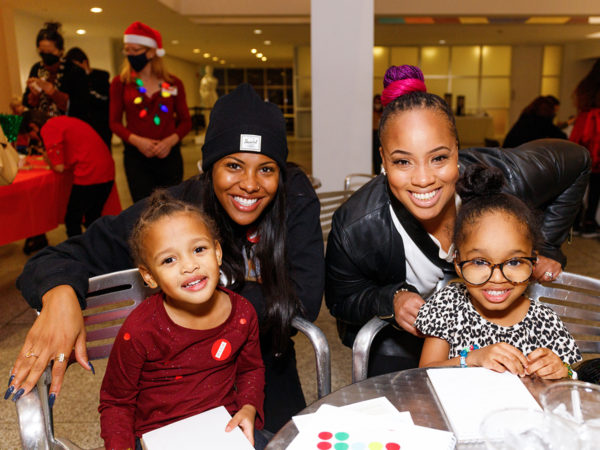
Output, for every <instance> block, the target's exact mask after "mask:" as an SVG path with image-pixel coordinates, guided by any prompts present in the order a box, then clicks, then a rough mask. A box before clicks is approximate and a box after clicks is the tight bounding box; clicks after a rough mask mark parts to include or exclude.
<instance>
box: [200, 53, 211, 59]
mask: <svg viewBox="0 0 600 450" xmlns="http://www.w3.org/2000/svg"><path fill="white" fill-rule="evenodd" d="M202 56H204V57H205V58H210V53H205V54H204V55H202Z"/></svg>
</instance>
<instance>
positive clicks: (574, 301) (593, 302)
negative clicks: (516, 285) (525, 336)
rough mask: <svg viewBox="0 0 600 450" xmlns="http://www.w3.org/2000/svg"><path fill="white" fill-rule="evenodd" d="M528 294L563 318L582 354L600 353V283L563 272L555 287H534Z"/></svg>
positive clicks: (553, 284)
mask: <svg viewBox="0 0 600 450" xmlns="http://www.w3.org/2000/svg"><path fill="white" fill-rule="evenodd" d="M527 293H528V295H529V297H530V298H531V299H535V300H539V301H540V302H543V303H544V304H546V305H548V306H549V307H551V308H552V309H553V310H554V311H555V312H556V313H557V314H558V315H559V317H560V318H561V319H562V320H563V322H564V324H565V326H566V327H567V329H568V330H569V332H570V333H571V334H572V335H573V337H574V338H575V340H576V341H577V345H578V346H579V349H580V350H581V352H582V353H600V280H598V279H596V278H591V277H586V276H584V275H578V274H575V273H569V272H562V273H561V274H560V275H559V276H558V277H557V279H556V280H555V281H553V282H552V283H544V284H539V283H532V284H531V285H530V286H529V289H528V291H527Z"/></svg>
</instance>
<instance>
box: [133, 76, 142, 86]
mask: <svg viewBox="0 0 600 450" xmlns="http://www.w3.org/2000/svg"><path fill="white" fill-rule="evenodd" d="M135 84H137V85H138V86H143V85H144V82H143V81H142V80H141V79H140V78H137V79H136V80H135Z"/></svg>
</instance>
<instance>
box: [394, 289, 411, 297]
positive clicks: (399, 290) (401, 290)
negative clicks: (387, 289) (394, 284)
mask: <svg viewBox="0 0 600 450" xmlns="http://www.w3.org/2000/svg"><path fill="white" fill-rule="evenodd" d="M398 292H409V290H408V289H406V288H400V289H398V290H397V291H396V292H394V297H392V298H395V297H396V294H397V293H398Z"/></svg>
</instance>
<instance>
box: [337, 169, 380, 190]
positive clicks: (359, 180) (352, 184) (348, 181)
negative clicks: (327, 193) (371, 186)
mask: <svg viewBox="0 0 600 450" xmlns="http://www.w3.org/2000/svg"><path fill="white" fill-rule="evenodd" d="M374 177H375V175H371V174H370V173H351V174H349V175H346V178H344V190H345V191H356V190H357V189H358V188H360V187H361V186H362V185H363V184H366V183H368V182H369V181H371V179H373V178H374Z"/></svg>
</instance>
